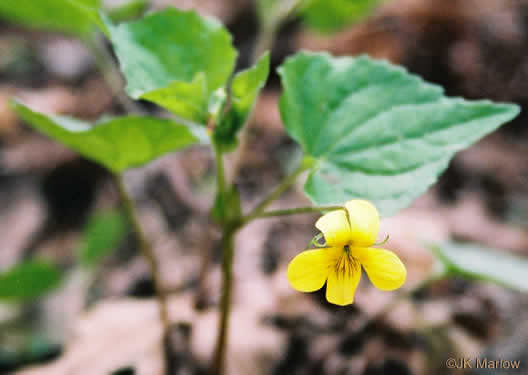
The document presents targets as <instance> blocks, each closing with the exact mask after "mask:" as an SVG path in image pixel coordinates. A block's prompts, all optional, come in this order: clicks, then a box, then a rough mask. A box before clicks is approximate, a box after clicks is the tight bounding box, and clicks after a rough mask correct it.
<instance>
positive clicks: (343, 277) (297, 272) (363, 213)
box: [288, 200, 407, 306]
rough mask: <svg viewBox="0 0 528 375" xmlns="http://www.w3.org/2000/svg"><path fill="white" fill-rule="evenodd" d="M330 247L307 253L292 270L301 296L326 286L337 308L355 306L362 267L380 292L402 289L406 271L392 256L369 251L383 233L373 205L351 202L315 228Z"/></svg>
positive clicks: (291, 277)
mask: <svg viewBox="0 0 528 375" xmlns="http://www.w3.org/2000/svg"><path fill="white" fill-rule="evenodd" d="M315 227H316V228H317V229H319V230H320V231H321V232H322V233H323V235H324V238H325V240H326V245H327V246H328V247H326V248H321V249H314V250H306V251H303V252H302V253H300V254H298V255H297V256H296V257H295V258H293V260H292V261H291V262H290V264H289V266H288V280H289V281H290V284H291V286H292V287H293V288H294V289H296V290H298V291H301V292H313V291H316V290H318V289H321V288H322V287H323V285H324V284H325V282H326V283H327V284H326V299H327V300H328V302H330V303H334V304H336V305H341V306H344V305H349V304H351V303H353V302H354V293H355V292H356V288H357V286H358V284H359V279H360V277H361V266H363V268H364V269H365V271H366V272H367V275H368V277H369V279H370V281H371V282H372V283H373V284H374V286H376V287H377V288H378V289H381V290H394V289H397V288H399V287H401V286H402V285H403V283H404V282H405V278H406V276H407V271H406V269H405V266H404V265H403V263H402V262H401V260H400V258H398V256H397V255H396V254H394V253H393V252H392V251H389V250H385V249H380V248H375V247H371V246H372V245H374V243H375V242H376V238H377V236H378V229H379V215H378V210H377V209H376V207H374V205H372V203H370V202H367V201H364V200H352V201H348V202H347V203H345V207H344V209H343V210H336V211H331V212H329V213H327V214H325V215H323V216H322V217H321V218H319V220H317V222H316V223H315Z"/></svg>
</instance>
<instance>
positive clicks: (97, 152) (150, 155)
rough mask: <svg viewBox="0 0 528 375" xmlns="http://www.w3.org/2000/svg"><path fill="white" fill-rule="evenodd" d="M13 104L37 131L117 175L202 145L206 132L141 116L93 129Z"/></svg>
mask: <svg viewBox="0 0 528 375" xmlns="http://www.w3.org/2000/svg"><path fill="white" fill-rule="evenodd" d="M11 104H12V107H13V109H14V110H15V111H16V112H17V113H18V115H19V116H20V117H21V118H22V119H23V120H24V121H26V122H27V123H28V124H30V125H31V126H33V127H34V128H35V129H37V130H39V131H41V132H42V133H44V134H46V135H47V136H49V137H51V138H53V139H54V140H56V141H58V142H60V143H63V144H65V145H66V146H68V147H70V148H72V149H73V150H75V151H77V152H79V153H80V154H81V155H83V156H84V157H86V158H88V159H91V160H94V161H96V162H98V163H100V164H102V165H104V166H106V167H107V168H108V169H110V170H111V171H113V172H116V173H118V172H122V171H124V170H125V169H128V168H134V167H138V166H141V165H143V164H145V163H147V162H149V161H151V160H153V159H156V158H157V157H159V156H161V155H163V154H165V153H168V152H171V151H177V150H180V149H183V148H185V147H187V146H190V145H193V144H196V143H199V142H200V140H201V139H202V138H203V136H202V133H204V132H205V131H204V129H202V128H198V129H193V130H194V131H195V132H194V133H193V132H191V130H189V128H188V127H186V126H185V125H180V124H177V123H175V122H173V121H172V120H167V119H159V118H155V117H139V116H125V117H116V118H110V119H102V120H100V121H98V122H97V123H96V124H95V125H93V126H92V125H90V124H89V123H87V122H84V121H80V120H77V119H73V118H70V117H64V116H48V115H44V114H42V113H38V112H34V111H32V110H31V109H29V108H28V107H26V106H24V105H23V104H20V103H17V102H12V103H11Z"/></svg>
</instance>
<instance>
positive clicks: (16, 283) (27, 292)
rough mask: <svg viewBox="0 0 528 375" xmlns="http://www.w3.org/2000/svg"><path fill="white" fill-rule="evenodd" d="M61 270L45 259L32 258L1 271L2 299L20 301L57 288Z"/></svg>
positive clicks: (0, 296) (0, 294)
mask: <svg viewBox="0 0 528 375" xmlns="http://www.w3.org/2000/svg"><path fill="white" fill-rule="evenodd" d="M61 279H62V272H61V270H60V269H59V268H58V267H57V266H56V265H54V264H52V263H49V262H46V261H43V260H30V261H26V262H24V263H21V264H18V265H16V266H14V267H13V268H11V269H9V270H7V271H4V272H2V273H0V300H7V301H11V302H20V301H26V300H30V299H34V298H37V297H40V296H42V295H44V294H46V293H48V292H50V291H51V290H53V289H54V288H56V287H57V286H58V285H59V284H60V281H61Z"/></svg>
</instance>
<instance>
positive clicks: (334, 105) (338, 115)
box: [279, 53, 519, 215]
mask: <svg viewBox="0 0 528 375" xmlns="http://www.w3.org/2000/svg"><path fill="white" fill-rule="evenodd" d="M279 72H280V75H281V78H282V84H283V87H284V92H283V94H282V96H281V99H280V111H281V116H282V119H283V122H284V125H285V127H286V130H287V131H288V133H289V134H290V135H291V136H292V137H293V138H294V139H295V140H296V141H297V142H299V143H300V145H301V146H302V148H303V150H304V152H305V153H306V154H307V155H309V156H311V157H312V158H313V159H315V161H316V163H315V166H314V169H313V171H312V173H311V174H310V176H309V178H308V181H307V182H306V185H305V192H306V194H307V195H308V197H309V198H310V199H311V200H312V201H313V202H314V203H315V204H318V205H330V204H342V203H343V202H345V201H347V200H349V199H354V198H363V199H368V200H371V201H373V202H374V203H375V204H376V205H377V206H378V207H379V209H380V211H381V212H382V213H383V214H385V215H390V214H394V213H395V212H396V211H398V210H399V209H401V208H403V207H405V206H406V205H408V204H409V203H410V202H411V201H412V200H413V199H415V198H416V197H418V196H419V195H420V194H422V193H423V192H424V191H425V190H426V189H427V188H428V187H429V186H430V185H431V184H433V183H434V182H435V181H436V179H437V177H438V175H439V174H440V173H441V172H442V171H443V170H444V169H445V168H446V167H447V165H448V163H449V160H450V159H451V158H452V157H453V155H454V154H455V153H456V152H457V151H459V150H462V149H464V148H466V147H468V146H469V145H471V144H472V143H474V142H476V141H477V140H479V139H480V138H481V137H483V136H484V135H486V134H488V133H489V132H491V131H493V130H495V129H496V128H498V127H499V126H500V125H501V124H503V123H505V122H507V121H509V120H511V119H512V118H514V117H515V116H516V115H517V114H518V113H519V107H518V106H517V105H512V104H495V103H492V102H490V101H487V100H482V101H467V100H464V99H460V98H447V97H445V96H444V95H443V91H442V88H441V87H439V86H436V85H432V84H429V83H426V82H424V81H423V80H422V79H420V78H419V77H417V76H414V75H411V74H409V73H407V72H406V71H405V70H404V69H403V68H401V67H397V66H394V65H391V64H389V63H387V62H384V61H376V60H373V59H370V58H368V57H364V56H363V57H358V58H350V57H342V58H333V57H331V56H329V55H326V54H313V53H301V54H298V55H296V56H295V57H292V58H289V59H288V60H287V61H286V62H285V63H284V64H283V66H282V67H281V68H280V70H279Z"/></svg>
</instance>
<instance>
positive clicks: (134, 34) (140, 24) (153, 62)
mask: <svg viewBox="0 0 528 375" xmlns="http://www.w3.org/2000/svg"><path fill="white" fill-rule="evenodd" d="M105 22H106V26H107V29H108V32H109V35H110V39H111V41H112V44H113V45H114V48H115V52H116V55H117V58H118V59H119V62H120V65H121V71H122V72H123V74H124V76H125V78H126V81H127V87H126V90H127V92H128V94H129V95H130V96H131V97H133V98H134V99H140V98H141V99H146V100H149V101H152V102H154V103H157V104H158V105H160V106H162V107H164V108H166V109H168V110H169V111H171V112H173V113H175V114H177V115H179V116H181V117H184V118H187V119H189V120H193V121H196V122H204V121H205V117H206V114H207V103H208V101H209V97H210V95H211V94H212V93H213V92H214V91H215V90H216V89H217V88H219V87H222V86H224V85H225V84H226V82H227V80H228V78H229V76H230V75H231V73H232V71H233V68H234V65H235V60H236V55H237V54H236V51H235V49H234V48H233V46H232V43H231V35H230V34H229V32H228V31H227V30H226V29H225V28H224V27H223V26H222V24H221V23H220V22H218V21H216V20H214V19H212V18H206V17H201V16H200V15H198V13H196V12H195V11H180V10H177V9H172V8H169V9H166V10H164V11H161V12H156V13H152V14H149V15H148V16H146V17H145V18H143V19H141V20H139V21H134V22H128V23H122V24H120V25H117V26H116V25H113V24H112V23H111V22H110V21H109V20H106V21H105Z"/></svg>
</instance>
